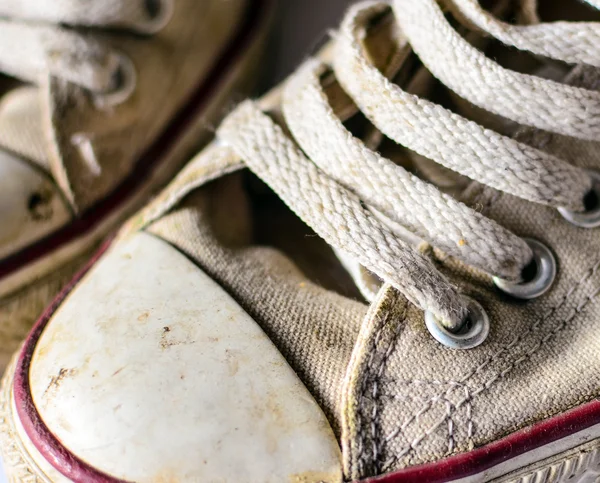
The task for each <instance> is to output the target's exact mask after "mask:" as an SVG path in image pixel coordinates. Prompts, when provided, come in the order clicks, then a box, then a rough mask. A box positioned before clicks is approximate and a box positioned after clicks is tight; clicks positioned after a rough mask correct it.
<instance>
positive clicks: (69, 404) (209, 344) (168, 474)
mask: <svg viewBox="0 0 600 483" xmlns="http://www.w3.org/2000/svg"><path fill="white" fill-rule="evenodd" d="M443 4H444V7H445V9H444V10H442V9H441V7H440V6H439V4H438V3H437V2H436V1H435V0H394V1H393V2H389V3H373V2H367V3H361V4H357V5H355V6H354V7H352V8H351V9H350V10H349V12H348V14H347V16H346V17H345V19H344V21H343V23H342V25H341V27H340V29H339V30H338V31H337V32H336V33H335V34H334V38H333V40H332V41H331V42H330V43H329V44H328V45H326V46H325V47H324V48H323V50H322V51H320V52H319V54H318V55H316V56H314V57H313V58H311V59H309V60H308V61H307V62H306V63H304V64H303V65H302V66H301V67H300V69H299V70H298V71H297V72H296V73H295V74H294V75H293V76H292V77H291V78H290V79H289V80H288V82H287V83H286V84H285V85H284V86H282V87H281V88H280V89H276V90H274V91H273V92H271V93H270V94H269V95H267V96H266V97H265V98H263V99H261V100H260V101H258V102H251V101H247V102H245V103H243V104H241V105H240V106H239V107H238V108H237V109H236V110H235V111H233V112H232V113H231V114H230V115H229V116H228V118H227V119H226V120H225V121H224V123H223V124H222V125H221V126H220V128H219V129H218V131H217V141H216V142H215V143H214V144H211V145H210V146H208V147H207V148H206V149H205V150H203V151H202V152H201V153H200V154H199V155H198V156H196V157H195V158H194V159H193V160H192V161H191V162H190V164H188V166H187V167H186V168H185V169H184V170H183V171H182V172H181V174H180V175H179V176H178V177H177V178H176V179H175V180H174V182H173V183H172V184H171V185H170V186H169V188H168V189H167V190H166V191H164V192H163V193H162V195H161V196H159V197H158V198H157V199H156V200H154V201H153V202H152V203H151V204H150V205H148V206H147V207H146V209H145V210H143V211H142V212H141V213H140V214H138V215H137V216H135V217H134V218H132V219H131V221H130V223H129V224H128V225H127V226H126V227H125V228H124V229H123V230H122V231H121V232H120V235H119V237H118V238H117V239H116V240H114V241H113V242H112V243H111V244H110V245H107V246H105V247H104V249H103V251H102V252H101V253H99V254H98V256H97V257H96V258H95V259H94V260H93V261H92V262H91V263H90V264H89V265H88V266H87V268H86V269H85V270H84V271H83V272H81V273H80V274H79V275H78V276H77V277H76V279H75V280H73V281H72V282H71V284H70V285H69V286H68V288H67V289H66V290H65V291H64V292H63V293H62V295H61V296H60V297H59V298H58V299H57V300H56V301H55V302H54V303H53V304H52V306H51V307H50V308H49V309H48V310H47V311H46V312H45V314H44V315H43V317H42V318H41V319H40V320H39V322H38V323H37V324H36V326H35V327H34V329H33V331H32V332H31V333H30V335H29V337H28V338H27V340H26V342H25V344H24V347H23V349H22V351H21V352H20V354H18V355H17V357H16V358H15V359H14V362H13V364H12V365H11V368H10V370H9V371H7V374H6V376H5V379H4V396H3V397H4V399H3V406H2V409H1V412H0V414H1V417H2V419H1V424H2V428H1V432H0V434H1V435H2V436H3V439H2V445H1V448H2V455H3V458H4V462H5V464H6V466H7V467H8V470H9V472H10V474H11V476H12V478H13V480H15V481H17V480H18V481H20V480H26V479H27V478H30V479H31V480H35V481H66V480H74V481H98V482H99V481H103V482H107V481H115V482H116V481H140V482H150V481H231V482H265V481H273V482H279V481H293V482H334V481H338V482H339V481H342V480H357V481H361V480H365V479H369V478H373V479H370V480H369V481H381V482H426V481H448V480H460V481H489V480H500V481H520V482H533V481H535V482H542V481H579V482H583V481H592V480H594V479H595V478H597V476H598V474H600V402H599V401H598V397H599V396H600V358H599V357H598V354H600V336H598V329H599V320H600V304H599V303H598V293H599V292H600V271H599V270H598V267H599V266H600V255H599V253H600V236H598V228H597V227H598V225H599V224H600V201H599V199H600V198H599V195H600V193H599V191H600V184H599V182H598V171H596V170H597V169H598V168H599V167H600V150H599V149H598V144H597V143H596V141H595V140H597V139H599V136H600V123H599V122H598V119H600V93H599V92H598V88H599V87H600V75H599V72H598V70H597V67H598V66H600V48H599V46H600V38H599V34H600V24H599V23H594V22H585V23H584V22H580V23H576V22H573V23H570V22H555V23H554V22H553V23H548V22H544V19H551V20H552V19H556V18H560V16H561V15H563V16H569V18H571V19H572V20H577V19H583V20H585V19H595V18H598V15H597V13H598V12H597V11H596V10H595V9H594V8H593V7H600V5H599V4H598V3H597V2H591V1H589V2H588V4H589V5H587V6H581V5H579V4H576V3H570V2H563V1H561V2H559V1H558V0H556V1H554V2H545V3H544V8H547V9H548V11H545V10H544V11H542V12H539V15H540V17H541V19H542V21H539V19H538V18H537V15H538V12H536V10H535V8H534V5H533V4H532V2H531V1H523V2H521V3H519V4H518V8H517V9H514V7H515V5H516V4H517V2H513V1H510V2H509V1H507V2H503V1H497V2H490V4H491V7H492V8H493V9H492V10H490V11H488V10H483V9H482V8H481V7H480V5H479V4H478V3H477V2H476V1H475V0H451V1H450V0H446V1H444V2H443ZM592 4H593V5H592ZM488 6H490V5H488ZM507 45H508V48H507ZM517 49H519V52H517ZM316 235H318V236H316Z"/></svg>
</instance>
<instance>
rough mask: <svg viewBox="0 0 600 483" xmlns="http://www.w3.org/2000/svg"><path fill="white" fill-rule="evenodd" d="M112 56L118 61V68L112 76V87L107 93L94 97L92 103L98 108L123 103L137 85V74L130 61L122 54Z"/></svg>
mask: <svg viewBox="0 0 600 483" xmlns="http://www.w3.org/2000/svg"><path fill="white" fill-rule="evenodd" d="M114 55H115V56H116V57H117V59H118V67H117V69H116V70H115V72H114V74H113V81H112V84H113V86H112V88H111V89H110V90H109V91H107V92H102V93H98V94H96V95H95V96H94V103H95V104H96V106H97V107H99V108H107V107H111V106H116V105H117V104H121V103H123V102H125V101H126V100H127V99H128V98H129V96H131V94H132V93H133V91H134V90H135V86H136V84H137V74H136V71H135V66H134V65H133V62H132V61H131V59H130V58H129V57H127V56H126V55H125V54H122V53H115V54H114Z"/></svg>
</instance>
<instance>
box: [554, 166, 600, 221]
mask: <svg viewBox="0 0 600 483" xmlns="http://www.w3.org/2000/svg"><path fill="white" fill-rule="evenodd" d="M586 171H587V173H588V174H589V175H590V178H592V189H591V190H590V191H589V192H588V194H587V195H586V197H585V200H584V203H585V205H586V210H585V211H580V212H578V211H571V210H567V209H566V208H558V212H559V213H560V214H561V215H562V216H563V218H564V219H565V220H567V221H568V222H569V223H571V224H573V225H575V226H579V227H581V228H598V227H599V226H600V173H599V172H598V171H594V170H591V169H588V170H586Z"/></svg>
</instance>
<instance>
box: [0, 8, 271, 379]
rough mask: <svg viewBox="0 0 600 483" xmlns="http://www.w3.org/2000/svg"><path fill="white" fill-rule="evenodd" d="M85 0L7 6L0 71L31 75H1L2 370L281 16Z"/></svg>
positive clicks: (187, 149)
mask: <svg viewBox="0 0 600 483" xmlns="http://www.w3.org/2000/svg"><path fill="white" fill-rule="evenodd" d="M88 3H89V2H88ZM88 3H86V4H85V5H84V4H83V3H80V2H61V3H60V5H50V4H49V5H48V6H46V7H43V8H42V7H40V6H39V5H38V3H37V2H35V1H34V0H27V1H21V2H18V3H15V2H12V3H11V2H2V5H0V24H1V26H0V29H1V30H2V41H1V43H0V72H2V73H5V74H7V75H9V76H13V78H16V79H19V80H20V81H19V82H17V81H16V80H14V81H9V80H8V78H7V77H6V78H0V187H1V189H0V226H1V227H2V229H1V233H0V372H1V371H2V369H3V368H4V366H5V365H6V363H7V361H8V359H9V358H10V354H12V353H13V352H14V351H15V350H16V348H17V347H18V344H19V343H20V342H21V341H22V340H23V338H24V337H25V335H26V334H27V332H28V331H29V329H30V328H31V325H32V324H33V322H35V320H36V319H37V318H38V317H39V316H40V314H41V312H42V311H43V309H44V308H45V307H46V306H47V305H48V303H49V302H50V301H51V300H52V298H54V296H55V295H56V294H57V292H58V291H59V290H60V288H61V287H62V286H64V284H65V283H66V282H68V281H69V280H70V279H71V278H72V277H73V275H74V274H75V272H76V271H77V270H78V269H79V268H80V267H81V266H82V265H83V263H84V262H85V261H86V260H87V259H89V257H90V256H91V254H93V252H94V251H95V250H97V248H98V245H99V243H100V241H101V240H102V239H103V238H105V237H106V235H107V234H108V233H109V231H111V230H113V229H115V228H116V227H117V225H118V224H119V223H122V222H123V221H124V220H125V219H126V218H127V217H128V216H130V215H131V214H132V213H133V212H134V211H135V210H137V209H139V208H140V207H141V206H142V205H143V203H144V202H145V201H146V200H147V199H148V197H149V195H151V194H152V193H153V192H156V191H157V189H158V188H159V187H161V186H164V185H165V184H166V183H167V182H168V181H170V180H171V179H172V177H173V176H174V175H175V173H176V172H177V171H178V170H179V169H181V167H182V165H183V163H184V162H185V161H187V160H188V159H189V155H190V154H191V151H192V152H193V151H195V150H196V149H197V148H198V147H199V145H201V144H202V143H205V142H206V141H207V140H208V139H207V133H208V130H207V127H209V126H211V125H214V123H216V122H217V121H218V119H219V118H220V116H221V114H222V111H223V107H224V104H226V103H227V102H228V99H230V97H231V95H232V94H233V93H234V92H236V91H240V90H242V91H247V90H248V89H249V88H250V86H251V85H252V84H253V82H254V81H255V80H256V78H257V76H256V74H255V73H254V71H255V68H256V66H257V63H258V62H257V60H258V56H259V53H260V51H261V44H262V42H263V40H264V37H265V34H266V31H267V29H266V22H267V20H268V16H269V12H270V8H268V5H267V2H265V1H263V0H256V1H254V0H248V1H245V0H235V1H229V2H223V1H222V0H202V1H198V0H154V1H151V0H135V1H129V0H127V1H123V0H119V1H116V0H115V1H112V0H111V1H110V2H106V1H100V2H96V3H97V5H91V4H90V5H88ZM92 3H94V2H92Z"/></svg>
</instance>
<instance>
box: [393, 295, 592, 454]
mask: <svg viewBox="0 0 600 483" xmlns="http://www.w3.org/2000/svg"><path fill="white" fill-rule="evenodd" d="M598 293H600V286H599V287H598V288H596V290H594V291H593V292H592V293H591V294H590V295H588V296H587V297H586V299H585V300H584V301H583V302H582V303H581V304H580V305H579V306H577V307H576V308H575V309H574V310H573V312H571V314H570V315H569V316H568V317H566V318H565V319H563V321H562V322H561V323H560V324H559V325H558V326H556V327H555V328H554V329H553V330H552V331H551V332H549V333H548V334H546V335H545V336H544V337H543V338H542V339H540V341H539V342H538V344H537V345H536V346H535V347H533V348H532V349H530V350H529V351H528V352H527V353H526V354H525V355H524V356H521V357H520V358H518V359H516V360H515V361H513V362H512V363H511V364H510V365H509V366H508V367H507V368H506V369H504V370H503V371H502V372H500V373H496V374H495V375H494V376H493V377H492V378H490V379H489V380H487V381H486V382H485V383H483V384H482V385H481V387H480V388H479V389H477V390H476V391H474V392H473V393H472V394H471V396H470V397H468V398H463V399H462V400H460V401H459V402H458V403H457V404H456V405H455V407H454V410H456V409H459V408H460V407H462V406H463V405H464V404H465V403H466V402H467V401H469V403H470V401H471V400H472V398H473V396H477V395H478V394H481V393H482V392H484V391H486V390H487V389H489V388H490V387H491V386H493V385H494V383H496V382H497V381H498V380H500V379H502V378H504V376H506V374H508V373H509V372H510V371H512V370H513V369H514V368H515V367H517V366H518V365H520V364H521V363H522V362H524V361H526V360H528V359H530V358H531V356H532V355H533V354H535V353H536V352H537V351H538V350H539V349H540V348H541V347H543V346H544V344H546V343H547V342H548V341H549V340H550V339H552V337H554V336H555V335H556V334H557V333H559V332H560V331H561V330H563V329H565V328H566V326H567V325H568V323H569V322H571V321H572V320H573V319H575V317H576V316H577V315H579V314H580V313H581V312H582V311H583V309H584V308H585V307H586V306H587V305H588V304H589V303H590V302H591V301H592V300H593V299H594V298H595V297H596V296H597V295H598ZM425 412H426V411H425ZM420 414H423V412H422V413H420ZM447 417H448V416H447V415H445V416H444V417H442V418H440V420H439V421H438V422H437V423H435V424H434V425H433V426H431V427H430V428H428V429H427V430H426V431H425V432H424V433H423V434H422V435H421V436H419V437H418V438H416V439H414V440H413V441H412V442H411V443H410V445H409V446H407V447H406V448H404V449H403V450H402V451H401V452H400V453H399V454H398V456H397V457H396V460H397V459H400V458H402V457H403V456H405V455H407V454H408V453H409V452H411V451H412V450H414V449H416V447H417V446H418V445H419V444H420V443H421V442H422V441H423V440H424V439H425V438H426V437H427V436H429V435H431V434H432V433H433V432H435V431H436V430H437V429H438V428H439V427H440V426H441V425H442V424H444V421H445V420H446V419H447ZM407 426H408V424H407V423H405V424H403V425H402V427H401V428H400V430H403V429H405V428H406V427H407Z"/></svg>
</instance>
